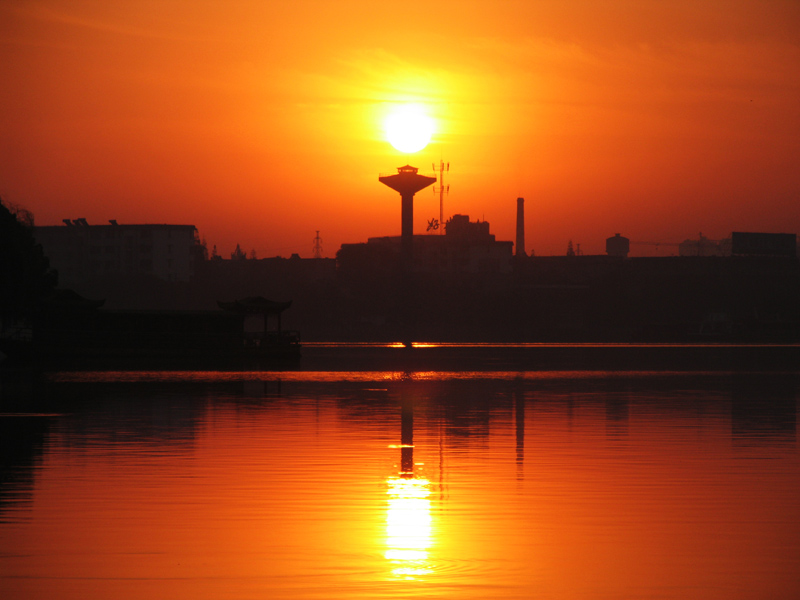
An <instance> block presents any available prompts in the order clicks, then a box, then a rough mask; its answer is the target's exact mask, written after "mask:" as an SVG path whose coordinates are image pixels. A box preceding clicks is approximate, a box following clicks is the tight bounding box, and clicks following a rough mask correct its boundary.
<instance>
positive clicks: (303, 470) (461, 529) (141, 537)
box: [0, 370, 800, 600]
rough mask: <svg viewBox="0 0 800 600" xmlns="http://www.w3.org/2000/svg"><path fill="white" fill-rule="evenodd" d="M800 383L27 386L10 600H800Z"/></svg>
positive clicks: (290, 377)
mask: <svg viewBox="0 0 800 600" xmlns="http://www.w3.org/2000/svg"><path fill="white" fill-rule="evenodd" d="M799 382H800V378H799V377H798V375H797V374H796V373H793V372H777V373H776V372H772V373H726V372H691V373H689V372H652V371H638V372H624V371H614V372H608V371H602V372H601V371H558V372H555V371H517V372H509V371H492V370H488V371H458V370H450V371H415V372H406V373H404V372H400V371H352V372H351V371H295V372H282V373H281V372H278V373H264V372H228V373H215V372H74V373H51V374H49V375H47V376H45V377H44V378H42V379H34V380H32V381H31V382H27V383H26V382H24V381H23V382H22V383H16V384H13V385H9V384H7V383H6V385H5V387H4V388H2V391H3V396H2V400H3V406H2V408H3V411H4V412H3V415H2V416H0V425H2V433H3V442H2V443H3V484H2V488H0V597H2V598H6V599H16V598H25V599H39V598H41V599H45V598H46V599H51V598H60V599H70V598H81V599H95V598H96V599H101V598H102V599H107V598H115V599H125V598H137V599H138V598H171V599H179V598H191V599H193V600H199V599H204V598H209V599H211V598H214V599H220V598H235V599H244V598H286V599H315V598H319V599H323V598H324V599H337V598H342V599H345V598H347V599H352V598H414V597H418V598H459V599H460V600H461V599H471V598H475V599H479V598H480V599H486V598H558V599H572V598H575V599H578V598H615V599H616V598H698V599H699V598H703V599H708V598H725V599H731V598H741V599H751V598H752V599H761V598H787V599H788V598H797V597H800V453H799V452H798V444H797V392H798V387H799ZM19 399H23V400H24V402H25V403H24V405H21V404H20V403H19V402H18V400H19ZM22 406H24V410H23V408H21V407H22Z"/></svg>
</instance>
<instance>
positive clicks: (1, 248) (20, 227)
mask: <svg viewBox="0 0 800 600" xmlns="http://www.w3.org/2000/svg"><path fill="white" fill-rule="evenodd" d="M12 210H13V212H12ZM20 215H21V217H22V219H20V218H18V216H20ZM26 223H33V215H32V214H31V213H30V212H29V211H27V210H25V209H20V208H16V207H13V206H12V207H9V206H8V205H6V204H5V203H4V202H3V200H2V199H0V316H2V317H24V316H29V315H31V314H32V313H33V312H34V311H35V310H36V309H37V308H38V307H39V305H40V303H41V300H42V299H43V298H44V297H46V296H47V295H49V294H50V293H52V291H53V290H54V289H55V287H56V284H57V283H58V274H57V273H56V271H54V270H52V269H51V268H50V261H49V260H48V259H47V257H45V255H44V252H43V251H42V247H41V246H40V245H39V244H37V243H36V240H35V239H34V237H33V231H32V228H31V227H30V226H29V225H26Z"/></svg>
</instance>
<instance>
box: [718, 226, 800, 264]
mask: <svg viewBox="0 0 800 600" xmlns="http://www.w3.org/2000/svg"><path fill="white" fill-rule="evenodd" d="M731 242H732V243H731V253H732V254H734V255H736V256H772V257H784V258H792V257H794V256H797V254H798V251H797V235H796V234H794V233H745V232H742V231H734V232H733V233H732V234H731Z"/></svg>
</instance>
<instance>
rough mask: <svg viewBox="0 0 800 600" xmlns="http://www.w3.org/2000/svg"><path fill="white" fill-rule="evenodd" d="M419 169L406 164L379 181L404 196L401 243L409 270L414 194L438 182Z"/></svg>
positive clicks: (412, 238)
mask: <svg viewBox="0 0 800 600" xmlns="http://www.w3.org/2000/svg"><path fill="white" fill-rule="evenodd" d="M418 170H419V169H417V168H416V167H412V166H411V165H406V166H405V167H398V169H397V175H384V176H383V177H378V181H380V182H381V183H383V184H384V185H388V186H389V187H390V188H392V189H393V190H395V191H396V192H400V197H401V198H402V204H401V217H400V219H401V220H400V224H401V229H400V239H401V242H400V245H401V253H402V260H403V267H404V268H405V269H407V270H411V264H412V257H413V247H414V194H416V193H417V192H418V191H420V190H421V189H423V188H426V187H428V186H429V185H431V184H432V183H436V177H426V176H425V175H418V174H417V171H418Z"/></svg>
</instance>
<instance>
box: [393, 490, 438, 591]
mask: <svg viewBox="0 0 800 600" xmlns="http://www.w3.org/2000/svg"><path fill="white" fill-rule="evenodd" d="M387 483H388V486H389V489H388V490H387V492H386V493H387V494H388V496H389V500H388V509H387V513H386V552H385V554H384V556H385V557H386V559H387V560H389V561H391V563H392V574H394V575H396V576H399V577H405V578H409V579H414V578H416V577H418V576H420V575H426V574H428V573H430V572H431V569H430V565H429V563H428V549H429V548H430V547H431V545H432V535H431V501H430V498H429V496H430V494H431V490H430V482H429V481H428V480H427V479H405V478H399V477H392V478H390V479H389V480H388V481H387Z"/></svg>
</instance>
